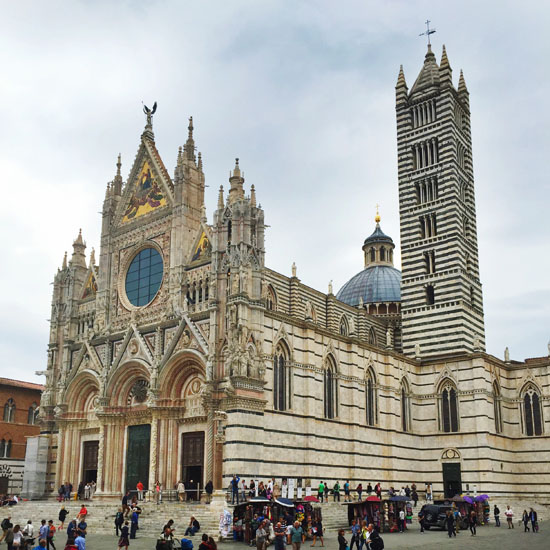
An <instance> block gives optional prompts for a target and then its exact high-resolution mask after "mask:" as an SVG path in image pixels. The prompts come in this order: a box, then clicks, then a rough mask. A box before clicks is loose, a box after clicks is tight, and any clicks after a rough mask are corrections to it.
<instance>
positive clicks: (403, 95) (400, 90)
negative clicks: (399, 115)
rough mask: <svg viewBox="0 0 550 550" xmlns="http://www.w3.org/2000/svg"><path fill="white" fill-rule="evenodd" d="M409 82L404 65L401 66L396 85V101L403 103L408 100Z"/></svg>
mask: <svg viewBox="0 0 550 550" xmlns="http://www.w3.org/2000/svg"><path fill="white" fill-rule="evenodd" d="M408 91H409V90H408V88H407V83H406V82H405V73H404V72H403V65H400V66H399V76H398V77H397V84H396V85H395V102H396V103H397V104H400V103H401V104H402V103H405V102H406V101H407V94H408Z"/></svg>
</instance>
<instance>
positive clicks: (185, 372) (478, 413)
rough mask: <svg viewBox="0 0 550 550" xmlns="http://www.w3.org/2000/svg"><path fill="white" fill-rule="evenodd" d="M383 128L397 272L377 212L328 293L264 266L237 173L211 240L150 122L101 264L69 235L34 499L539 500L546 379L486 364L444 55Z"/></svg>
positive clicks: (540, 369) (538, 369)
mask: <svg viewBox="0 0 550 550" xmlns="http://www.w3.org/2000/svg"><path fill="white" fill-rule="evenodd" d="M396 113H397V139H398V172H399V197H400V219H401V250H402V264H403V265H402V272H400V271H399V270H397V269H396V268H395V267H394V266H393V251H394V243H393V240H392V239H391V237H389V236H388V235H386V234H385V233H384V232H383V231H382V228H381V225H380V217H379V216H377V217H376V219H375V225H374V228H373V232H372V234H371V235H370V236H369V237H367V239H366V240H365V242H364V243H363V246H362V249H361V251H360V250H359V248H360V247H359V245H358V263H359V260H361V261H362V263H363V265H364V267H363V269H362V270H361V271H360V272H359V273H358V274H357V275H355V276H354V277H352V278H351V279H350V281H348V283H346V284H345V285H344V286H343V287H342V289H340V291H339V292H337V293H336V294H334V291H333V289H332V287H331V286H329V289H328V293H324V292H320V291H318V290H315V289H313V288H310V287H308V286H307V285H306V284H304V283H303V282H302V281H301V280H300V279H299V278H298V276H297V272H296V268H295V267H294V266H293V267H292V272H291V276H286V275H283V274H281V273H278V272H275V271H273V270H271V269H269V267H267V266H266V265H265V248H264V233H265V227H266V226H265V222H264V211H263V209H262V208H261V206H260V205H259V203H258V200H257V197H256V189H255V188H254V185H251V186H250V187H249V188H248V189H246V190H245V181H244V177H243V173H242V172H241V168H240V166H239V161H238V159H237V160H236V163H235V166H234V168H233V170H232V172H231V176H230V178H229V190H228V192H227V193H226V192H225V191H224V189H223V187H220V189H219V196H218V203H217V208H216V210H215V211H214V212H213V215H212V217H211V218H210V220H211V221H210V222H209V217H208V215H207V212H206V209H205V206H204V192H205V176H204V173H203V165H202V160H201V155H200V153H199V154H198V157H197V156H196V155H195V150H196V148H195V137H194V128H193V121H192V119H190V122H189V128H188V137H187V141H186V143H185V145H184V146H183V147H181V148H180V149H179V152H178V156H177V164H176V167H175V170H174V174H173V176H171V175H170V174H169V172H168V170H167V169H166V167H165V165H164V163H163V161H162V159H161V156H160V154H159V152H158V150H157V148H156V146H155V137H154V133H153V126H152V114H151V112H148V113H147V125H146V127H145V130H144V132H143V134H142V135H141V140H140V145H139V149H138V152H137V155H136V158H135V161H134V163H133V166H132V167H131V170H130V172H129V175H128V177H127V179H126V181H123V178H122V174H121V163H120V158H119V161H118V164H117V172H116V176H115V178H114V180H113V181H112V182H110V183H109V184H108V185H107V190H106V194H105V199H104V203H103V216H102V231H101V243H100V250H99V255H98V257H97V258H96V254H95V252H94V251H93V250H92V252H91V253H90V255H89V256H88V258H87V257H86V254H85V250H86V245H85V243H84V240H83V237H82V235H81V234H79V235H78V237H77V238H76V240H75V241H74V243H73V253H72V256H71V257H70V258H67V257H65V259H64V261H63V264H62V266H61V267H60V269H58V271H57V274H56V275H55V278H54V286H53V289H54V290H53V299H52V314H51V329H50V341H49V351H48V365H47V370H46V371H45V374H46V388H45V391H44V393H43V396H42V401H41V410H40V417H41V426H42V433H43V434H44V437H47V438H48V464H47V479H46V481H47V483H46V486H47V487H49V488H54V487H57V486H59V485H60V484H61V483H63V482H65V481H70V482H72V483H73V485H76V484H77V483H78V482H79V481H81V480H83V481H92V480H96V481H97V493H96V494H97V495H98V496H99V495H102V496H104V497H113V498H114V497H119V496H120V495H121V494H122V493H123V492H124V491H125V490H127V489H130V490H133V489H135V486H136V484H137V482H138V481H142V482H143V483H144V485H145V486H146V487H149V488H152V487H153V485H154V484H155V482H156V481H157V480H158V481H160V482H161V483H162V485H163V486H164V487H166V488H173V487H174V485H175V484H176V483H177V481H178V480H179V479H183V480H184V481H185V482H188V483H199V484H200V486H201V487H203V486H204V485H205V483H206V482H207V481H209V480H212V481H213V483H214V487H215V488H217V489H221V488H224V487H227V485H228V482H229V479H230V478H231V477H232V475H233V474H234V473H235V474H238V475H239V476H240V477H241V478H247V479H267V478H271V477H275V478H277V479H279V480H281V478H298V479H301V480H304V481H303V482H304V483H307V481H306V480H308V481H309V482H310V483H311V484H312V485H315V484H316V483H317V482H318V481H319V480H324V481H328V483H329V485H330V484H331V483H334V482H335V481H336V480H340V482H342V480H346V479H348V480H350V482H351V484H352V485H353V484H354V483H355V484H357V483H359V482H363V483H364V482H368V481H371V482H376V481H381V482H382V485H383V486H384V487H387V486H389V485H394V486H401V485H405V484H410V483H412V482H416V483H417V485H422V484H423V483H432V484H433V488H434V492H435V493H436V494H446V495H449V496H453V495H454V494H455V493H460V492H462V491H465V490H467V489H468V488H469V489H470V490H472V489H473V486H474V485H475V486H476V487H477V490H478V491H482V492H486V493H488V494H491V495H516V496H528V495H529V496H534V497H536V498H544V497H548V496H549V495H550V469H549V467H548V464H549V462H550V437H549V434H550V391H549V387H550V362H549V358H548V357H541V358H536V359H530V360H526V361H525V362H523V363H518V362H515V361H510V360H509V357H508V356H507V357H505V360H504V361H502V360H500V359H497V358H496V357H493V356H491V355H488V354H487V353H486V352H485V348H484V340H485V339H484V324H483V301H482V289H481V283H480V280H479V269H478V252H477V231H476V216H475V202H474V179H473V168H472V143H471V134H470V110H469V99H468V91H467V88H466V84H465V80H464V77H463V76H462V74H461V76H460V81H459V84H458V88H456V89H455V87H454V85H453V80H452V71H451V67H450V64H449V61H448V59H447V55H446V53H445V50H443V55H442V58H441V61H440V63H439V64H438V63H437V61H436V58H435V55H434V54H433V53H432V51H431V48H429V49H428V53H427V55H426V58H425V61H424V65H423V67H422V69H421V71H420V74H419V76H418V78H417V79H416V81H415V83H414V85H413V86H412V88H411V90H410V91H409V89H408V87H407V84H406V81H405V76H404V73H403V70H402V69H401V71H400V73H399V77H398V81H397V86H396ZM259 191H260V190H259ZM260 192H261V191H260ZM274 231H276V228H274Z"/></svg>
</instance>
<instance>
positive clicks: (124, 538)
mask: <svg viewBox="0 0 550 550" xmlns="http://www.w3.org/2000/svg"><path fill="white" fill-rule="evenodd" d="M129 534H130V529H128V520H126V521H125V522H124V525H123V526H122V528H121V529H120V538H119V539H118V548H119V550H120V548H126V550H128V546H130V541H129V540H128V537H129Z"/></svg>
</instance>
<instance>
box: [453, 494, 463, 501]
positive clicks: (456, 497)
mask: <svg viewBox="0 0 550 550" xmlns="http://www.w3.org/2000/svg"><path fill="white" fill-rule="evenodd" d="M451 500H452V501H453V502H464V498H463V497H461V496H460V495H455V496H454V497H453V498H452V499H451Z"/></svg>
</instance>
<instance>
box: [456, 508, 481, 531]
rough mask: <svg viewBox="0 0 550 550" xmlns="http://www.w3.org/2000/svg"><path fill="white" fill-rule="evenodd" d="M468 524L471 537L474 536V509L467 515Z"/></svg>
mask: <svg viewBox="0 0 550 550" xmlns="http://www.w3.org/2000/svg"><path fill="white" fill-rule="evenodd" d="M468 525H469V526H470V533H472V537H475V536H476V534H477V532H476V526H477V516H476V512H475V510H472V511H471V512H470V515H469V516H468ZM455 536H456V535H455Z"/></svg>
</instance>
